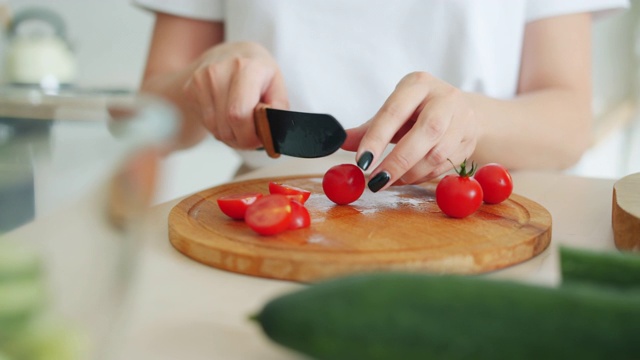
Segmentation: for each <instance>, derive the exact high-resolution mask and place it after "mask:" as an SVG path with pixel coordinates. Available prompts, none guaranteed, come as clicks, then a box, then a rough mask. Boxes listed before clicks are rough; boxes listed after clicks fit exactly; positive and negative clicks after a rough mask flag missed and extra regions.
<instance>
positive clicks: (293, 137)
mask: <svg viewBox="0 0 640 360" xmlns="http://www.w3.org/2000/svg"><path fill="white" fill-rule="evenodd" d="M254 123H255V126H256V133H257V135H258V137H259V138H260V140H262V144H263V145H264V149H265V150H266V151H267V154H268V155H269V156H270V157H272V158H274V159H275V158H278V157H280V155H281V154H283V155H289V156H295V157H300V158H318V157H323V156H327V155H331V154H333V153H334V152H336V151H337V150H338V149H339V148H340V146H342V144H343V143H344V141H345V139H346V138H347V133H346V132H345V131H344V128H343V127H342V125H340V123H339V122H338V120H336V118H334V117H333V116H331V115H329V114H315V113H305V112H298V111H289V110H279V109H274V108H271V107H270V106H269V105H266V104H258V106H256V108H255V111H254Z"/></svg>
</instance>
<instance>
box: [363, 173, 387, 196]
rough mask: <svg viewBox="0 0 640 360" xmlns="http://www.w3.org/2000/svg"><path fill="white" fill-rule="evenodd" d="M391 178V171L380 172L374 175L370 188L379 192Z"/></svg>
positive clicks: (370, 181)
mask: <svg viewBox="0 0 640 360" xmlns="http://www.w3.org/2000/svg"><path fill="white" fill-rule="evenodd" d="M389 179H391V176H389V173H388V172H386V171H383V172H379V173H378V174H376V176H374V177H373V178H372V179H371V180H369V184H368V186H369V190H371V191H373V192H378V190H380V189H382V188H383V187H384V186H385V185H386V184H387V183H388V182H389Z"/></svg>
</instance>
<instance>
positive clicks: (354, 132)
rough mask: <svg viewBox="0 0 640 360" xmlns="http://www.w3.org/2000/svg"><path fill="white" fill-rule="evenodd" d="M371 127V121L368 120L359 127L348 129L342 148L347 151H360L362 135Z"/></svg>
mask: <svg viewBox="0 0 640 360" xmlns="http://www.w3.org/2000/svg"><path fill="white" fill-rule="evenodd" d="M368 129H369V122H366V123H364V124H362V125H360V126H358V127H355V128H351V129H346V130H345V132H346V133H347V138H346V139H345V140H344V143H343V144H342V146H341V148H342V149H343V150H347V151H354V152H355V151H358V146H360V142H361V141H362V137H363V136H364V134H365V133H366V132H367V130H368Z"/></svg>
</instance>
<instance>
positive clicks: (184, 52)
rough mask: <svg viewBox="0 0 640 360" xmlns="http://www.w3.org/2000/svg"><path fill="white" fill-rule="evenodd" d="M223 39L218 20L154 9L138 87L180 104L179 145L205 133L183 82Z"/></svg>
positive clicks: (222, 27) (195, 139)
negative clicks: (146, 53)
mask: <svg viewBox="0 0 640 360" xmlns="http://www.w3.org/2000/svg"><path fill="white" fill-rule="evenodd" d="M223 40H224V24H223V23H221V22H208V21H201V20H193V19H186V18H182V17H177V16H172V15H168V14H163V13H156V20H155V25H154V28H153V34H152V37H151V45H150V47H149V53H148V55H147V64H146V68H145V72H144V77H143V79H142V86H141V90H142V92H146V93H152V94H156V95H160V96H161V97H164V98H165V99H167V100H169V101H171V102H172V103H174V104H175V105H176V106H177V107H178V108H179V110H180V112H181V113H182V117H183V118H184V119H183V120H184V121H183V127H182V131H181V134H180V139H179V141H180V143H181V144H180V145H181V146H190V145H193V144H195V143H196V142H198V141H199V140H201V139H202V137H203V136H204V134H205V132H204V128H203V127H202V125H201V123H200V121H199V114H198V111H197V110H196V109H194V108H193V107H191V106H189V101H188V99H187V98H186V96H185V93H184V91H183V87H184V84H186V83H187V81H188V80H189V77H190V76H191V73H193V71H194V70H195V66H196V59H198V57H200V56H201V55H202V54H203V53H204V52H205V51H206V50H207V49H209V48H211V47H213V46H215V45H218V44H220V43H222V41H223Z"/></svg>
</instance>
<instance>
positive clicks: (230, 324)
mask: <svg viewBox="0 0 640 360" xmlns="http://www.w3.org/2000/svg"><path fill="white" fill-rule="evenodd" d="M329 165H330V164H329V163H327V162H323V161H322V160H314V161H305V162H300V163H296V164H283V165H281V166H279V167H273V168H269V169H265V170H261V171H257V172H253V173H251V174H248V175H247V176H244V177H243V179H244V178H258V177H266V176H274V175H288V174H302V173H316V174H318V173H322V172H323V171H325V170H326V169H328V167H329ZM319 169H320V170H319ZM513 177H514V185H515V189H514V192H516V193H518V194H520V195H523V196H526V197H528V198H530V199H532V200H534V201H536V202H538V203H540V204H541V205H543V206H544V207H545V208H547V209H548V210H549V211H550V212H551V215H552V218H553V233H552V243H551V246H550V247H549V248H548V249H547V250H546V251H544V252H543V253H542V254H541V255H539V256H537V257H536V258H534V259H532V260H530V261H527V262H525V263H522V264H519V265H516V266H513V267H511V268H508V269H504V270H501V271H497V272H495V273H491V274H488V275H487V276H492V277H498V278H509V279H516V280H518V281H524V282H531V283H540V284H545V285H553V284H556V283H557V282H558V281H559V274H558V264H557V260H558V257H557V246H558V245H559V244H563V245H568V246H575V247H581V248H589V249H596V250H603V251H605V250H613V249H615V246H614V244H613V233H612V230H611V199H612V188H613V184H614V180H609V179H588V178H580V177H574V176H569V175H563V174H558V173H542V172H518V173H514V174H513ZM180 200H181V199H176V200H174V201H170V202H167V203H164V204H161V205H159V206H156V207H154V208H153V209H152V211H151V213H150V214H149V217H148V219H147V223H146V225H147V227H146V228H147V231H146V232H145V234H146V239H145V241H144V246H143V249H142V254H141V259H140V264H139V274H138V277H137V279H136V284H135V287H134V289H133V294H132V299H131V300H132V303H131V306H130V309H129V313H128V316H127V320H128V321H127V322H128V324H127V327H126V331H125V332H124V333H123V334H122V335H123V338H124V339H123V343H122V347H121V351H120V356H119V359H123V360H124V359H136V360H147V359H149V360H151V359H153V360H159V359H189V360H199V359H203V360H204V359H207V360H211V359H224V360H252V359H256V360H258V359H260V360H269V359H299V358H300V357H299V356H298V355H295V354H293V353H291V352H289V351H288V350H286V349H283V348H280V347H279V346H277V345H274V344H273V343H271V342H270V341H269V340H267V339H266V338H265V337H264V336H263V334H262V332H261V330H260V329H259V328H258V327H257V326H256V325H255V324H254V323H252V322H251V321H249V320H248V319H247V317H248V316H249V315H250V314H252V313H255V312H256V311H257V310H258V309H260V308H261V306H262V305H263V304H264V303H265V302H266V301H268V300H269V299H270V298H272V297H275V296H277V295H278V294H281V293H283V292H285V291H290V290H294V289H297V288H299V287H301V286H303V285H300V284H295V283H290V282H285V281H276V280H268V279H262V278H255V277H250V276H245V275H239V274H235V273H230V272H225V271H222V270H218V269H215V268H211V267H208V266H205V265H202V264H199V263H197V262H195V261H193V260H191V259H189V258H187V257H186V256H184V255H182V254H181V253H179V252H178V251H176V250H175V249H173V247H172V246H171V244H170V243H169V240H168V235H167V226H168V225H167V216H168V214H169V211H170V210H171V208H172V207H173V206H174V205H176V204H177V203H178V202H179V201H180Z"/></svg>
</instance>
